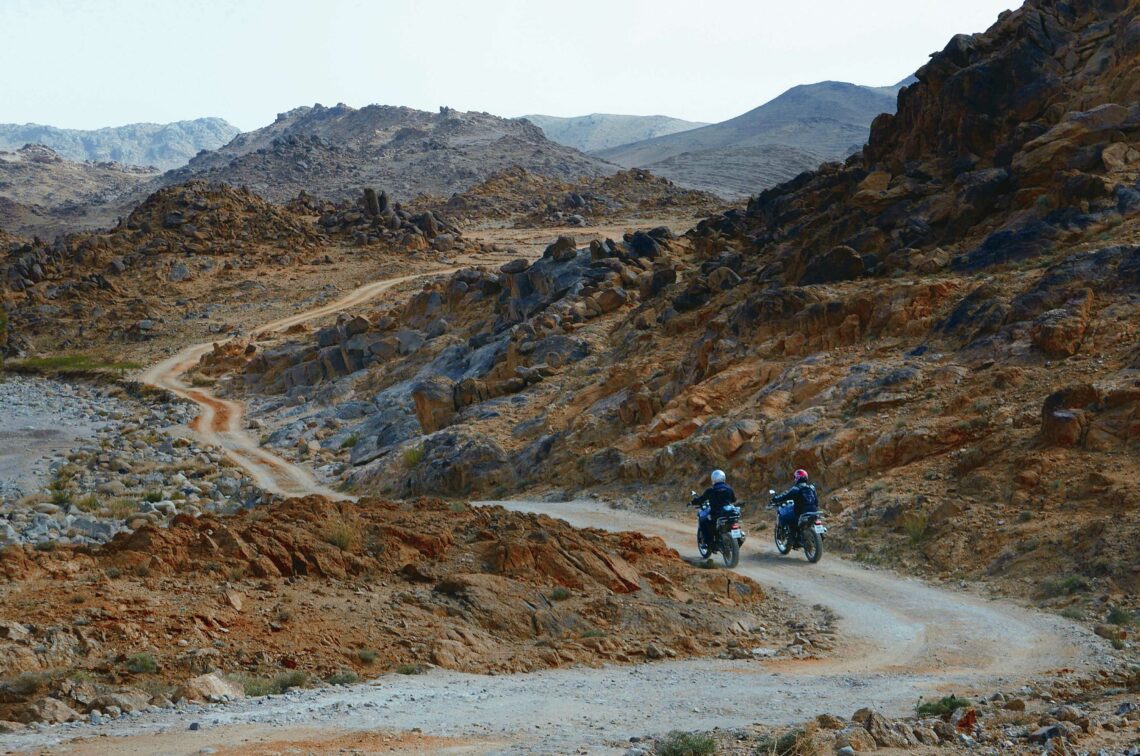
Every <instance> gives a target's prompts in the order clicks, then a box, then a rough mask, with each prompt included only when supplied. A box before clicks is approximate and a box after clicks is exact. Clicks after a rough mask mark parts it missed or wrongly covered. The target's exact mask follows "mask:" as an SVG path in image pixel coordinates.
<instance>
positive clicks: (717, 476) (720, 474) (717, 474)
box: [712, 470, 724, 486]
mask: <svg viewBox="0 0 1140 756" xmlns="http://www.w3.org/2000/svg"><path fill="white" fill-rule="evenodd" d="M712 482H713V485H714V486H715V485H716V484H717V483H723V482H724V470H713V471H712Z"/></svg>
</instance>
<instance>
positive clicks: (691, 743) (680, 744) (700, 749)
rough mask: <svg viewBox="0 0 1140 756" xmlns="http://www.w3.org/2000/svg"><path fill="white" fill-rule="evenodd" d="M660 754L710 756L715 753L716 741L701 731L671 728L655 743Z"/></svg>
mask: <svg viewBox="0 0 1140 756" xmlns="http://www.w3.org/2000/svg"><path fill="white" fill-rule="evenodd" d="M657 753H658V754H660V756H711V754H714V753H716V741H714V740H713V739H712V738H711V737H709V736H708V735H705V734H704V733H703V732H681V731H680V730H673V731H672V732H670V733H669V734H668V735H666V736H665V737H663V738H662V739H661V741H660V742H659V743H658V744H657Z"/></svg>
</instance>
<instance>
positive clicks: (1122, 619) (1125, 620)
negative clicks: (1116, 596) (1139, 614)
mask: <svg viewBox="0 0 1140 756" xmlns="http://www.w3.org/2000/svg"><path fill="white" fill-rule="evenodd" d="M1105 619H1106V620H1107V621H1108V622H1109V624H1112V625H1120V626H1122V627H1127V626H1129V625H1131V624H1133V623H1134V622H1136V615H1135V614H1133V613H1132V612H1130V611H1128V610H1126V609H1121V608H1120V607H1119V606H1114V607H1113V608H1112V609H1110V610H1109V612H1108V616H1107V617H1105Z"/></svg>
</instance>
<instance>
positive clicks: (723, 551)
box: [692, 491, 744, 569]
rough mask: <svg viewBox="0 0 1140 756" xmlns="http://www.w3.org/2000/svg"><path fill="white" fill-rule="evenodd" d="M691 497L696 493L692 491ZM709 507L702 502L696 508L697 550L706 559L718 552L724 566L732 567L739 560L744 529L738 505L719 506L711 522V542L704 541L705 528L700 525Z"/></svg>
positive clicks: (707, 518) (708, 513) (707, 514)
mask: <svg viewBox="0 0 1140 756" xmlns="http://www.w3.org/2000/svg"><path fill="white" fill-rule="evenodd" d="M692 495H693V497H694V498H695V497H696V495H697V492H696V491H693V492H692ZM710 511H711V510H710V507H709V505H708V504H704V505H702V506H701V508H700V509H698V510H697V551H699V552H700V554H701V557H702V558H704V559H708V558H709V557H710V556H712V555H713V554H715V553H717V552H719V553H720V556H721V559H723V560H724V566H725V567H728V568H729V569H732V568H733V567H735V566H736V565H737V564H739V562H740V547H741V545H742V544H743V543H744V530H743V529H742V528H741V527H740V507H737V506H733V505H732V504H728V505H726V506H723V507H721V509H720V516H719V517H717V518H716V522H715V523H714V524H713V528H712V531H713V534H714V535H713V539H712V543H706V541H705V528H704V527H702V526H703V524H704V523H705V522H707V521H708V520H709V516H710Z"/></svg>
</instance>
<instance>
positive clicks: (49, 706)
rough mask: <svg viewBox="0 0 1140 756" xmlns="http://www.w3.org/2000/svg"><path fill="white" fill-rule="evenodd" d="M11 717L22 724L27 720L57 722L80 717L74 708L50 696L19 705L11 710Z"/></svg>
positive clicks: (72, 720) (69, 720)
mask: <svg viewBox="0 0 1140 756" xmlns="http://www.w3.org/2000/svg"><path fill="white" fill-rule="evenodd" d="M12 717H13V719H14V720H15V721H17V722H23V723H24V724H27V723H29V722H46V723H48V724H58V723H60V722H74V721H75V720H77V719H79V718H80V717H79V712H77V711H75V709H72V708H71V707H70V706H68V705H67V704H65V703H64V702H63V701H60V700H59V699H58V698H52V697H50V696H47V697H44V698H41V699H39V700H38V701H34V702H32V703H29V704H24V705H23V706H20V707H19V708H17V709H16V710H15V711H13V713H12Z"/></svg>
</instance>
